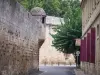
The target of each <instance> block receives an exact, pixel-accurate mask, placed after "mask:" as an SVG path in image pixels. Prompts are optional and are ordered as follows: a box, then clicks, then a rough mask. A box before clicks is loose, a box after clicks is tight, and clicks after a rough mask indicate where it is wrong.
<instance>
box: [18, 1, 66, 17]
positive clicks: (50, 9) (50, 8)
mask: <svg viewBox="0 0 100 75" xmlns="http://www.w3.org/2000/svg"><path fill="white" fill-rule="evenodd" d="M18 1H19V2H20V3H21V4H22V5H23V6H24V7H25V8H26V9H27V10H28V11H30V10H31V9H32V8H34V7H42V8H43V9H44V10H45V11H46V13H47V15H51V16H59V17H64V15H65V13H66V2H65V1H67V0H18Z"/></svg>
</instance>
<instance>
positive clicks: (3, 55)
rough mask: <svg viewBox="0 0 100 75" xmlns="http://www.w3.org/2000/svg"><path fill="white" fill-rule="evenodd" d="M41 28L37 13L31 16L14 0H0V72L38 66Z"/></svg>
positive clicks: (16, 73) (21, 72)
mask: <svg viewBox="0 0 100 75" xmlns="http://www.w3.org/2000/svg"><path fill="white" fill-rule="evenodd" d="M44 28H45V26H44V25H43V24H42V23H41V18H40V17H39V16H32V15H31V14H30V13H29V12H27V11H26V10H25V9H24V8H23V7H22V6H21V5H20V4H19V3H17V2H16V1H15V0H0V75H26V74H29V73H30V72H31V71H34V70H38V64H39V63H38V61H39V39H40V38H41V37H40V36H39V35H40V34H42V33H40V32H41V30H42V32H43V31H44V30H43V29H44ZM43 35H44V33H43ZM42 39H43V40H44V38H43V37H42Z"/></svg>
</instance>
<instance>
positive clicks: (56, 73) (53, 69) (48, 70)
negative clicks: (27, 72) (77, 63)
mask: <svg viewBox="0 0 100 75" xmlns="http://www.w3.org/2000/svg"><path fill="white" fill-rule="evenodd" d="M74 69H75V67H74V66H40V71H43V73H41V74H40V75H75V72H74Z"/></svg>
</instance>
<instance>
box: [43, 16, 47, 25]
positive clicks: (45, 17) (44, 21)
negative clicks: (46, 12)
mask: <svg viewBox="0 0 100 75" xmlns="http://www.w3.org/2000/svg"><path fill="white" fill-rule="evenodd" d="M45 19H46V17H45V16H43V17H42V23H43V24H44V23H45Z"/></svg>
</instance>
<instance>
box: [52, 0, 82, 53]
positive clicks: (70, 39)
mask: <svg viewBox="0 0 100 75" xmlns="http://www.w3.org/2000/svg"><path fill="white" fill-rule="evenodd" d="M64 3H65V4H66V9H65V10H66V12H65V14H64V18H65V24H62V25H61V26H58V27H57V28H56V29H55V31H56V32H57V33H56V34H51V35H52V37H53V38H54V40H53V46H54V47H55V48H57V50H59V51H61V52H64V53H74V52H75V51H76V50H78V49H79V47H76V46H75V39H76V38H80V37H81V33H82V31H81V9H80V1H79V0H67V1H64Z"/></svg>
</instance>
